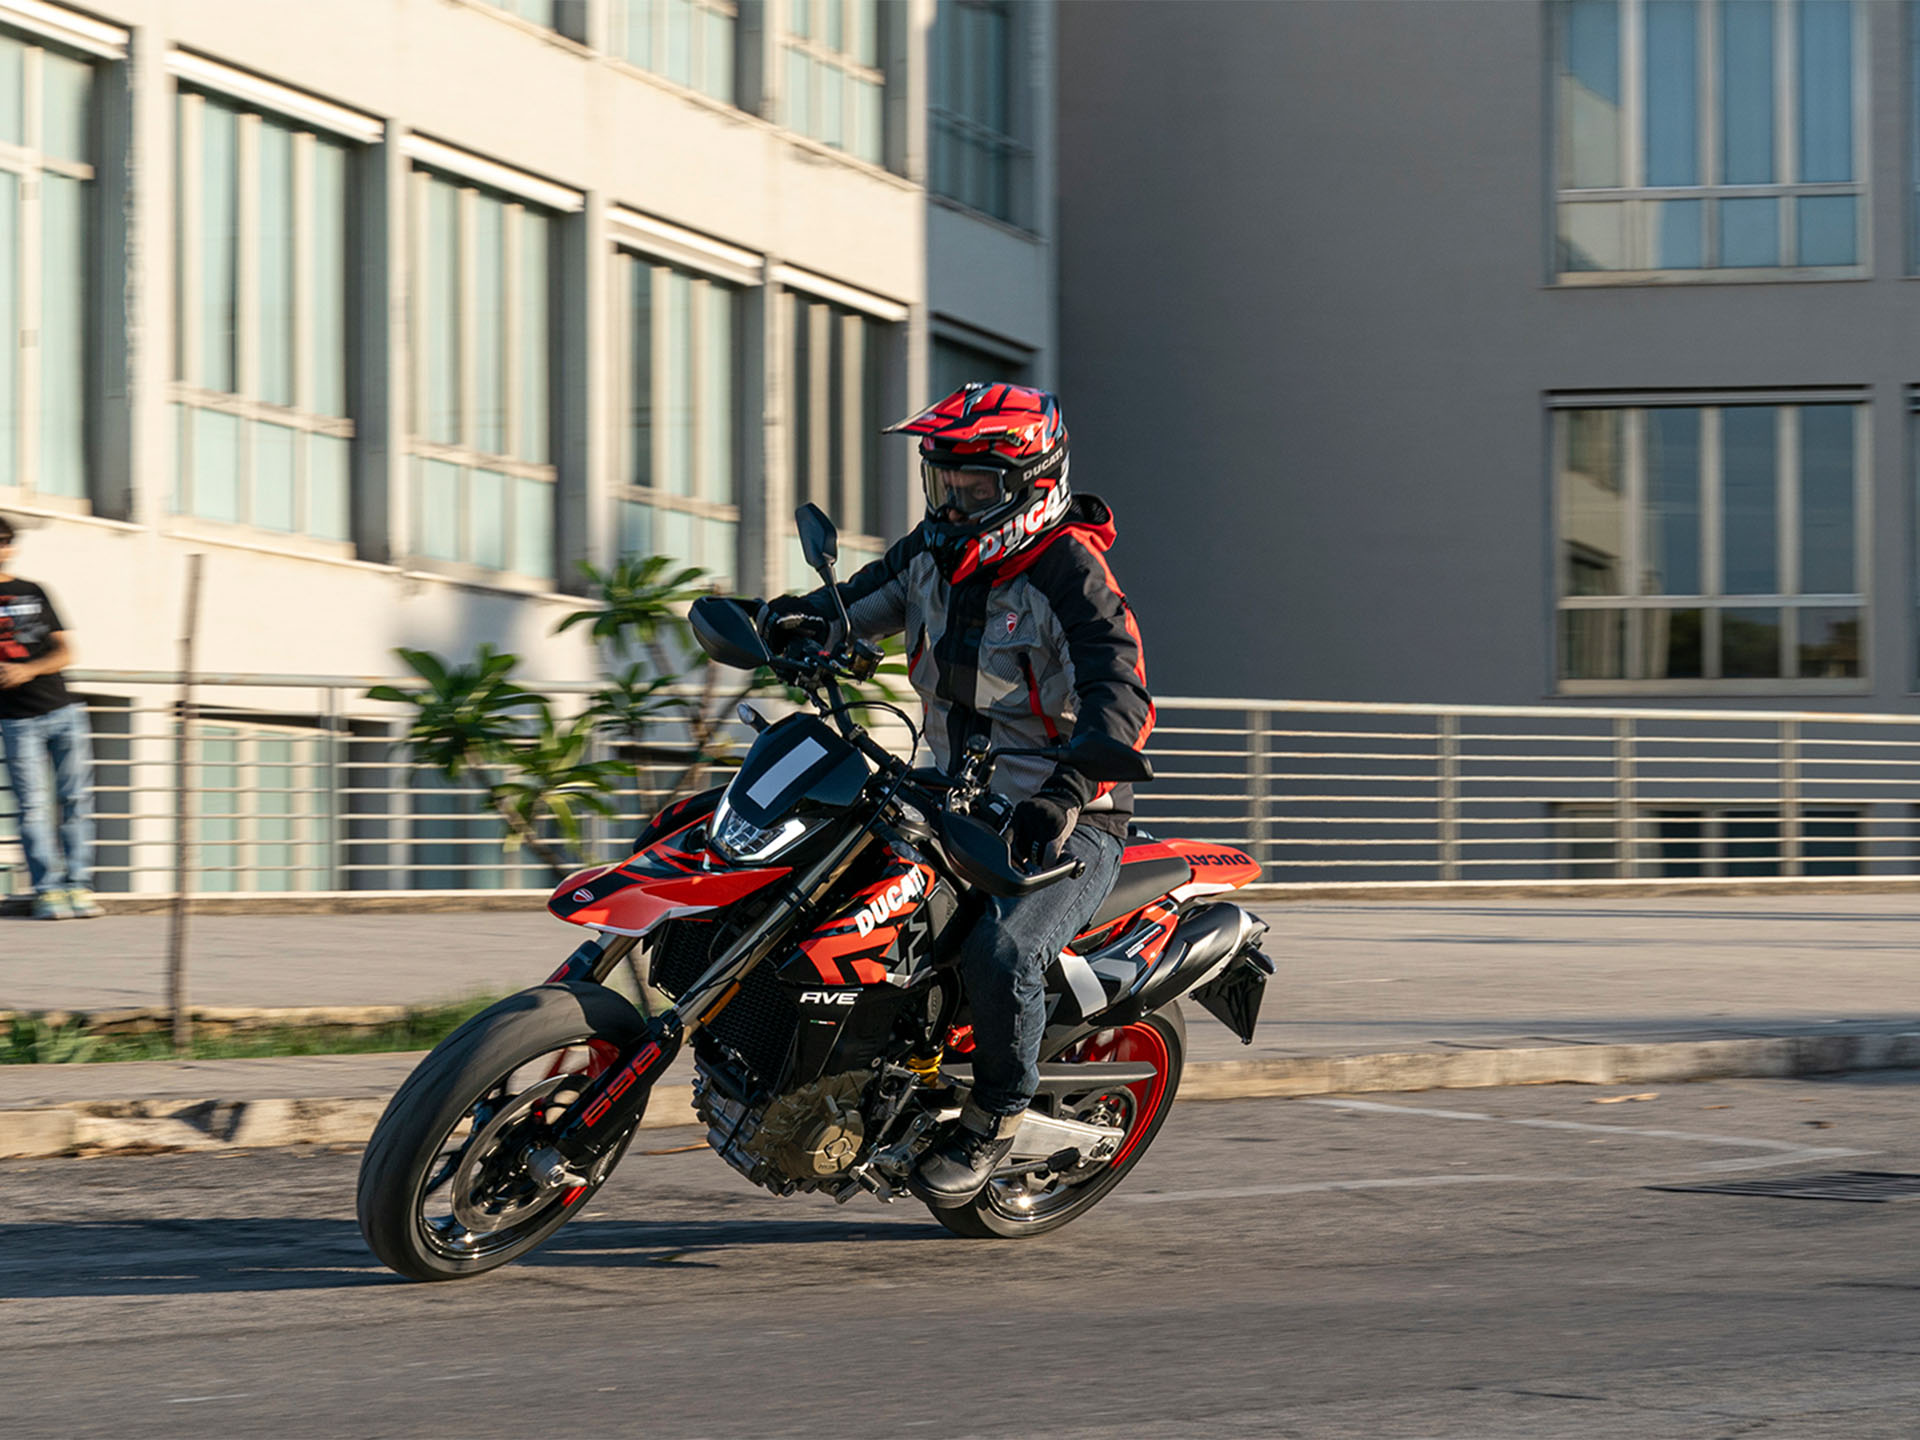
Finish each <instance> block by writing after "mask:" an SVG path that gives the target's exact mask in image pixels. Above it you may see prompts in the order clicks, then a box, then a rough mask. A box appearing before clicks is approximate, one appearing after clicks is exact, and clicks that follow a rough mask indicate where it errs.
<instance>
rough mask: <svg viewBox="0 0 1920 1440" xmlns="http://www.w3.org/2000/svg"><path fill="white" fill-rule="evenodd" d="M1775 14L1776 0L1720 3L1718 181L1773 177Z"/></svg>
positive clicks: (1745, 181) (1759, 180)
mask: <svg viewBox="0 0 1920 1440" xmlns="http://www.w3.org/2000/svg"><path fill="white" fill-rule="evenodd" d="M1773 16H1774V8H1773V0H1722V3H1721V6H1720V133H1721V140H1720V147H1721V154H1720V179H1721V180H1722V181H1723V182H1724V183H1726V184H1728V185H1765V184H1768V183H1769V182H1771V181H1772V179H1773V90H1774V83H1773ZM1769 263H1771V262H1769Z"/></svg>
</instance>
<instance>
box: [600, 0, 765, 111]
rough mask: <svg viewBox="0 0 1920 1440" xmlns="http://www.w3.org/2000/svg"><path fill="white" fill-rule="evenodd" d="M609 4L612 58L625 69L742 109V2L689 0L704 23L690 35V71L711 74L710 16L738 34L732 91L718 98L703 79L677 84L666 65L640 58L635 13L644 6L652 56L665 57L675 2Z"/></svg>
mask: <svg viewBox="0 0 1920 1440" xmlns="http://www.w3.org/2000/svg"><path fill="white" fill-rule="evenodd" d="M606 3H607V42H606V43H607V48H606V51H605V52H604V53H605V54H606V57H607V59H609V60H611V61H612V62H613V63H614V64H616V65H619V66H621V67H622V68H624V69H627V70H631V71H633V72H635V73H637V74H640V75H645V76H647V77H648V78H649V79H653V80H659V81H663V82H664V83H666V84H668V85H671V86H672V87H673V88H674V89H675V90H676V91H681V92H684V93H686V94H690V95H696V96H698V97H699V98H700V99H702V100H706V101H710V102H711V103H713V104H715V105H724V106H726V107H728V108H729V109H735V110H737V109H739V108H741V106H740V90H741V83H740V82H741V64H740V36H741V29H742V27H741V23H740V8H741V0H684V3H685V4H686V5H687V6H689V7H690V8H691V9H692V10H693V11H694V12H696V13H697V14H698V15H699V16H701V17H702V18H701V20H700V23H698V24H697V25H695V26H694V27H693V30H692V32H691V33H690V35H689V37H688V46H687V64H688V69H689V71H690V73H691V74H692V75H694V76H701V75H704V74H706V73H707V65H708V56H707V35H708V29H709V24H710V18H709V17H717V18H719V19H722V20H724V21H725V22H726V23H727V24H728V25H729V26H731V27H732V31H733V46H732V56H731V59H730V61H729V63H728V66H727V93H726V94H724V95H716V94H715V93H714V92H713V91H712V90H710V89H709V88H708V87H707V86H706V85H704V84H702V83H700V81H699V80H698V79H693V80H676V79H674V78H673V76H671V75H670V74H668V73H667V69H666V66H665V64H664V63H662V64H658V65H655V64H650V63H647V62H645V61H642V60H638V59H635V58H634V56H633V53H632V45H631V40H632V37H633V34H634V31H635V28H636V27H635V25H634V10H635V8H636V6H644V7H645V9H646V12H647V16H648V26H647V28H648V44H649V46H650V47H651V49H650V52H649V53H650V54H651V55H653V56H655V57H659V56H663V55H664V54H665V53H666V46H667V4H668V3H671V0H606Z"/></svg>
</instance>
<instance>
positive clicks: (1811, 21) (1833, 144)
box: [1795, 0, 1853, 264]
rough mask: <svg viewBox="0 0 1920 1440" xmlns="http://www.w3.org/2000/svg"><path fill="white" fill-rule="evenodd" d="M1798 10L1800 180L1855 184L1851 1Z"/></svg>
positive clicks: (1809, 0)
mask: <svg viewBox="0 0 1920 1440" xmlns="http://www.w3.org/2000/svg"><path fill="white" fill-rule="evenodd" d="M1795 9H1796V10H1798V12H1799V26H1800V37H1799V38H1800V76H1799V79H1800V96H1799V98H1800V174H1799V179H1801V180H1802V181H1809V182H1811V181H1825V180H1851V179H1853V6H1852V4H1851V3H1849V0H1800V3H1799V4H1798V5H1797V6H1796V7H1795ZM1801 263H1802V264H1806V263H1808V262H1806V261H1802V262H1801Z"/></svg>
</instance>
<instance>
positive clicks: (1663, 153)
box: [1645, 0, 1700, 185]
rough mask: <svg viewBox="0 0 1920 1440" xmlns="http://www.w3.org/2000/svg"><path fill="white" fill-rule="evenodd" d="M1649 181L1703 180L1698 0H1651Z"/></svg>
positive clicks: (1647, 12)
mask: <svg viewBox="0 0 1920 1440" xmlns="http://www.w3.org/2000/svg"><path fill="white" fill-rule="evenodd" d="M1645 15H1646V29H1647V34H1646V86H1647V146H1646V167H1647V184H1649V185H1698V184H1699V183H1700V124H1699V103H1698V92H1699V88H1700V23H1699V13H1698V6H1697V5H1696V4H1695V3H1694V0H1647V5H1646V9H1645Z"/></svg>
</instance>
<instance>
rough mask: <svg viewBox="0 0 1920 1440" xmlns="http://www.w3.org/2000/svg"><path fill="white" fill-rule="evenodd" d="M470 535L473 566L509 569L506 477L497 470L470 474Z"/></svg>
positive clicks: (468, 477) (468, 520) (468, 488)
mask: <svg viewBox="0 0 1920 1440" xmlns="http://www.w3.org/2000/svg"><path fill="white" fill-rule="evenodd" d="M467 534H468V537H469V539H470V541H471V544H472V547H473V553H472V559H473V563H474V564H476V565H481V566H484V567H485V568H487V569H488V570H504V569H506V568H507V477H506V476H504V475H502V474H501V473H500V472H499V471H497V470H469V471H468V472H467Z"/></svg>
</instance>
